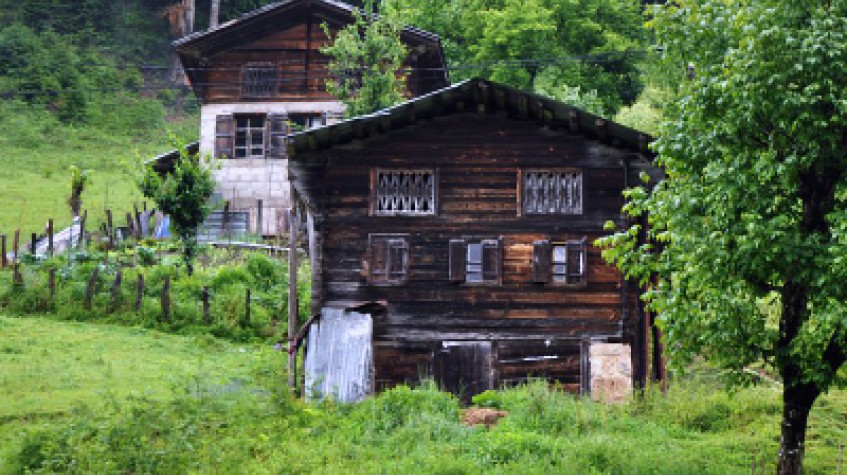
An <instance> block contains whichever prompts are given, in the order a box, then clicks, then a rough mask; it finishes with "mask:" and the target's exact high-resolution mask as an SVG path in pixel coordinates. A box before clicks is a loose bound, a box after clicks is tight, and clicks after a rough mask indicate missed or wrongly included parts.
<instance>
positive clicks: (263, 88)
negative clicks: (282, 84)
mask: <svg viewBox="0 0 847 475" xmlns="http://www.w3.org/2000/svg"><path fill="white" fill-rule="evenodd" d="M278 82H279V74H278V72H277V67H276V66H273V65H251V66H245V67H244V69H243V71H242V73H241V94H242V95H243V96H244V97H273V96H274V95H275V94H276V89H277V84H278Z"/></svg>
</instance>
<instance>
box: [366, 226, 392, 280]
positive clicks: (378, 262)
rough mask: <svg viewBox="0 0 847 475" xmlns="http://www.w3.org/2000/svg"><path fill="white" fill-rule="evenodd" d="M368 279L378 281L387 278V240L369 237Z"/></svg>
mask: <svg viewBox="0 0 847 475" xmlns="http://www.w3.org/2000/svg"><path fill="white" fill-rule="evenodd" d="M368 251H369V252H370V269H369V270H370V280H371V282H375V283H380V282H385V281H386V280H387V279H388V269H387V267H388V240H386V239H385V238H375V237H371V242H370V249H368Z"/></svg>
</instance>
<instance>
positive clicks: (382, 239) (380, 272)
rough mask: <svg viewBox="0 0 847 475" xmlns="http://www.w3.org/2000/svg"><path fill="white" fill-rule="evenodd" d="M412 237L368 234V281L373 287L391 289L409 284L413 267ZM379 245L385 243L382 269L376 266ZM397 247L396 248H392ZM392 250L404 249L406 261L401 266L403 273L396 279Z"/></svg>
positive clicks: (407, 235)
mask: <svg viewBox="0 0 847 475" xmlns="http://www.w3.org/2000/svg"><path fill="white" fill-rule="evenodd" d="M410 238H411V235H409V234H384V233H374V234H368V249H367V265H368V268H367V281H368V283H369V284H371V285H375V286H379V287H390V286H398V285H404V284H406V283H408V282H409V269H410V267H411V265H410V263H411V243H410V241H411V239H410ZM377 243H385V257H384V259H385V262H384V264H383V266H382V268H379V269H378V266H377V265H376V264H377V262H376V258H377V256H376V251H377V248H376V246H377ZM392 245H395V246H396V247H392ZM392 249H402V250H403V251H404V252H403V255H404V259H403V262H402V265H401V273H400V274H399V276H397V277H394V275H395V274H396V272H397V271H396V270H395V269H394V268H393V262H392V255H393V254H392V252H391V251H392Z"/></svg>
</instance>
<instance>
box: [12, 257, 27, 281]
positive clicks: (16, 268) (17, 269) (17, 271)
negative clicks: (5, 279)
mask: <svg viewBox="0 0 847 475" xmlns="http://www.w3.org/2000/svg"><path fill="white" fill-rule="evenodd" d="M12 269H13V273H12V286H14V287H22V286H23V285H24V276H23V274H21V264H20V262H15V263H14V264H12Z"/></svg>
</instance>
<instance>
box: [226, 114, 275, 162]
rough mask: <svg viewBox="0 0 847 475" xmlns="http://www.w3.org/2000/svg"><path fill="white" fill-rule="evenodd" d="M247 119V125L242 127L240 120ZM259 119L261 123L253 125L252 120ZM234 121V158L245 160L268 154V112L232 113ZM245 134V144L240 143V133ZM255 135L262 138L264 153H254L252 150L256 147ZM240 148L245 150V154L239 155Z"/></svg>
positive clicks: (263, 156)
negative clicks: (254, 142) (240, 144)
mask: <svg viewBox="0 0 847 475" xmlns="http://www.w3.org/2000/svg"><path fill="white" fill-rule="evenodd" d="M244 119H246V120H247V126H246V127H241V126H240V125H239V120H244ZM254 119H258V120H261V124H260V125H255V126H253V125H252V123H251V120H254ZM232 122H233V143H232V155H233V156H232V158H233V159H236V160H245V159H260V158H265V157H266V155H267V145H268V143H267V140H268V137H267V126H268V116H267V114H233V115H232ZM242 133H243V134H244V145H243V146H239V145H238V139H239V136H240V134H242ZM255 136H259V137H261V139H262V142H261V150H262V153H261V154H260V155H253V154H252V150H253V149H255V148H256V146H254V145H253V138H254V137H255ZM239 149H241V150H243V151H244V153H245V154H244V156H240V155H239Z"/></svg>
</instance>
